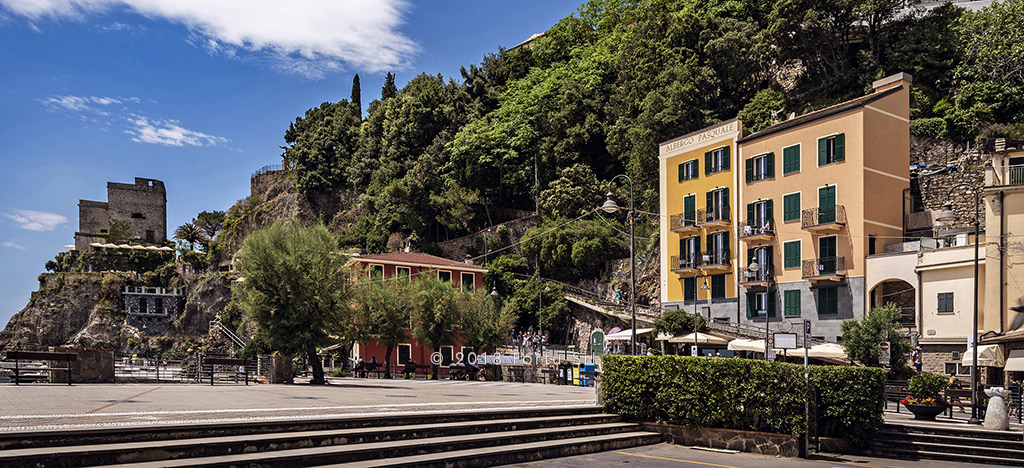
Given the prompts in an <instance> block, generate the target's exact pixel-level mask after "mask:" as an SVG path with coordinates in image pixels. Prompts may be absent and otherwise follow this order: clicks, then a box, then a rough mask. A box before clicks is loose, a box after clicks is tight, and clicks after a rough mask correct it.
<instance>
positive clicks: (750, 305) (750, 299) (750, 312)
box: [747, 293, 757, 318]
mask: <svg viewBox="0 0 1024 468" xmlns="http://www.w3.org/2000/svg"><path fill="white" fill-rule="evenodd" d="M756 298H757V296H756V295H755V294H754V293H747V318H754V314H755V313H756V312H755V309H754V303H755V302H756V301H757V299H756Z"/></svg>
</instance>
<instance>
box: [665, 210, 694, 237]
mask: <svg viewBox="0 0 1024 468" xmlns="http://www.w3.org/2000/svg"><path fill="white" fill-rule="evenodd" d="M695 218H696V213H690V219H689V220H687V219H686V213H677V214H674V215H672V216H669V226H668V229H669V231H672V232H676V233H680V234H684V233H687V232H689V231H698V230H700V228H699V227H697V223H695V222H694V221H695Z"/></svg>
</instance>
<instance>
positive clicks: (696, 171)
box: [691, 159, 700, 179]
mask: <svg viewBox="0 0 1024 468" xmlns="http://www.w3.org/2000/svg"><path fill="white" fill-rule="evenodd" d="M691 162H692V163H693V178H694V179H696V178H697V174H700V160H699V159H694V160H693V161H691Z"/></svg>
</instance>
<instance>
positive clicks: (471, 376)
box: [448, 366, 480, 380]
mask: <svg viewBox="0 0 1024 468" xmlns="http://www.w3.org/2000/svg"><path fill="white" fill-rule="evenodd" d="M478 372H480V368H478V367H475V366H465V367H459V366H451V367H449V368H448V378H449V379H450V380H461V379H462V378H463V377H466V380H476V376H477V373H478Z"/></svg>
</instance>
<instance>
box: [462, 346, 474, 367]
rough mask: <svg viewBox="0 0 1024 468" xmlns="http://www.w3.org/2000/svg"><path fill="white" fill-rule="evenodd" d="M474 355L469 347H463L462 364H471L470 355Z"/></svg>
mask: <svg viewBox="0 0 1024 468" xmlns="http://www.w3.org/2000/svg"><path fill="white" fill-rule="evenodd" d="M472 353H473V348H470V347H469V346H463V347H462V361H461V362H467V363H468V362H469V355H470V354H472Z"/></svg>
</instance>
